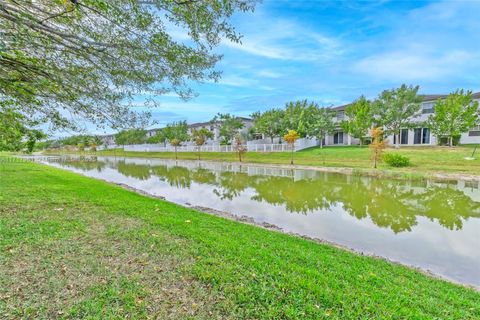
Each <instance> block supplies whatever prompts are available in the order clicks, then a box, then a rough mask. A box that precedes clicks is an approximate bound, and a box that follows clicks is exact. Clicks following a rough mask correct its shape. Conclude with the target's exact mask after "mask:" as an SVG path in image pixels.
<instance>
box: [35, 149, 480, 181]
mask: <svg viewBox="0 0 480 320" xmlns="http://www.w3.org/2000/svg"><path fill="white" fill-rule="evenodd" d="M39 155H42V156H89V157H118V158H138V159H156V160H175V159H173V158H163V157H142V156H141V155H122V156H113V155H103V154H98V155H97V154H85V155H81V154H78V153H66V154H55V153H52V154H49V153H46V154H45V153H41V154H39ZM177 161H192V162H193V161H201V162H210V163H220V164H233V165H238V166H241V165H248V166H252V167H267V168H276V169H291V170H312V171H317V172H330V173H339V174H346V175H363V176H369V177H375V178H388V179H399V180H434V181H449V180H461V181H480V174H478V175H474V174H467V173H448V172H431V173H430V172H421V171H420V172H409V171H395V170H384V169H366V168H350V167H328V166H311V165H297V164H293V165H290V164H280V163H259V162H248V161H246V162H239V161H225V160H211V159H208V160H203V159H201V160H195V159H177Z"/></svg>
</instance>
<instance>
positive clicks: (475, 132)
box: [468, 126, 480, 137]
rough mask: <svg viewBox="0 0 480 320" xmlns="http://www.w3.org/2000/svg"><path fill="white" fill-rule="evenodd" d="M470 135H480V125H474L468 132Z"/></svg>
mask: <svg viewBox="0 0 480 320" xmlns="http://www.w3.org/2000/svg"><path fill="white" fill-rule="evenodd" d="M468 136H469V137H480V126H476V127H473V128H472V129H470V131H469V132H468Z"/></svg>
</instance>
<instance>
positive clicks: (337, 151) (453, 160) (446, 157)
mask: <svg viewBox="0 0 480 320" xmlns="http://www.w3.org/2000/svg"><path fill="white" fill-rule="evenodd" d="M472 151H473V147H472V146H463V147H455V148H449V147H402V148H401V149H400V150H395V149H387V150H386V152H398V153H400V154H403V155H406V156H408V157H409V158H410V160H411V163H412V166H410V167H407V168H391V167H387V165H385V164H381V165H380V169H384V170H385V169H388V170H393V171H397V172H407V173H416V174H418V173H420V174H421V173H426V174H428V173H436V172H447V173H466V174H480V150H478V154H477V159H476V160H472V161H467V160H465V159H464V158H465V157H469V156H470V155H471V154H472ZM96 154H98V155H113V154H114V152H113V151H105V152H97V153H96ZM115 154H116V155H127V156H136V157H148V158H174V154H173V153H171V152H125V153H124V152H123V151H116V152H115ZM294 156H295V164H298V165H308V166H326V167H347V168H356V169H372V162H371V160H370V150H369V149H368V148H367V147H358V146H350V147H329V148H324V149H320V148H311V149H307V150H303V151H300V152H296V153H295V155H294ZM178 157H179V159H197V154H196V153H194V152H179V153H178ZM201 157H202V159H204V160H220V161H237V160H238V157H237V155H236V154H234V153H219V152H208V153H207V152H205V153H202V154H201ZM245 161H246V162H254V163H275V164H289V163H290V153H288V152H285V153H281V152H278V153H260V152H258V153H257V152H249V153H247V154H246V155H245Z"/></svg>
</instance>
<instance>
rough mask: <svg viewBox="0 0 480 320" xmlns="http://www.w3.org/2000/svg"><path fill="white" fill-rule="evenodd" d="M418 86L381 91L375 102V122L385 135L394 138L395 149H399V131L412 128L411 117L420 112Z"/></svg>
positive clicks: (403, 85)
mask: <svg viewBox="0 0 480 320" xmlns="http://www.w3.org/2000/svg"><path fill="white" fill-rule="evenodd" d="M418 89H419V87H418V86H415V87H413V86H407V85H405V84H402V86H401V87H400V88H397V89H391V90H385V91H383V92H382V93H381V94H380V95H379V97H378V99H377V100H376V101H375V115H376V117H375V122H378V124H377V125H381V126H383V127H384V130H385V131H384V133H385V134H386V135H390V134H393V135H395V136H396V143H395V148H397V149H398V148H400V130H401V129H404V128H411V127H412V126H414V122H412V117H414V116H416V115H418V114H419V112H420V108H421V102H422V97H421V96H419V95H418V94H417V93H418Z"/></svg>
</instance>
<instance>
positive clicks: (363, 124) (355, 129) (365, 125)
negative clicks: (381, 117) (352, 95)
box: [341, 96, 374, 146]
mask: <svg viewBox="0 0 480 320" xmlns="http://www.w3.org/2000/svg"><path fill="white" fill-rule="evenodd" d="M345 115H346V116H347V119H346V120H343V121H342V122H341V127H342V129H343V131H345V132H346V133H348V134H349V135H351V136H352V137H354V138H357V139H359V140H360V146H362V145H363V142H364V139H365V137H366V136H367V135H368V133H369V130H370V129H371V128H372V125H373V120H374V110H373V105H372V102H370V101H369V100H367V99H366V98H365V96H361V97H360V98H358V99H357V100H356V101H354V102H353V103H352V104H349V105H348V106H346V107H345Z"/></svg>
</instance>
